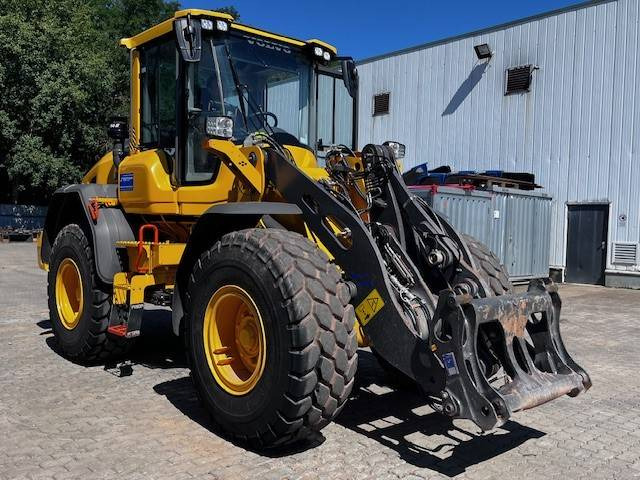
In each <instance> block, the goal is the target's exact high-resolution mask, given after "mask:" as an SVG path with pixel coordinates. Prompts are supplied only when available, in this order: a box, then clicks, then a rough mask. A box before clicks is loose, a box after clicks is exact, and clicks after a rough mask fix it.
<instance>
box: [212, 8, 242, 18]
mask: <svg viewBox="0 0 640 480" xmlns="http://www.w3.org/2000/svg"><path fill="white" fill-rule="evenodd" d="M214 10H215V11H216V12H223V13H228V14H229V15H231V16H232V17H233V19H234V20H235V21H236V22H237V21H239V20H240V12H238V9H237V8H236V7H234V6H233V5H229V6H226V7H217V8H214Z"/></svg>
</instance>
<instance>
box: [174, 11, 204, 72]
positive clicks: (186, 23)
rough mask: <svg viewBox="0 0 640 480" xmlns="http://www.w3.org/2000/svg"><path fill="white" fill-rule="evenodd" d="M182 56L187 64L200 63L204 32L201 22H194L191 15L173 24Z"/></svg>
mask: <svg viewBox="0 0 640 480" xmlns="http://www.w3.org/2000/svg"><path fill="white" fill-rule="evenodd" d="M173 30H174V31H175V33H176V40H177V41H178V48H179V50H180V55H181V56H182V59H183V60H184V61H185V62H191V63H194V62H199V61H200V54H201V53H202V30H201V25H200V20H192V19H191V15H187V17H185V18H178V19H176V20H175V21H174V22H173Z"/></svg>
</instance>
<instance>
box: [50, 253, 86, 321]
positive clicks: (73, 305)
mask: <svg viewBox="0 0 640 480" xmlns="http://www.w3.org/2000/svg"><path fill="white" fill-rule="evenodd" d="M55 295H56V305H57V307H58V317H59V318H60V322H61V323H62V325H63V326H64V328H66V329H67V330H73V329H74V328H75V327H76V326H77V325H78V322H79V321H80V317H81V316H82V310H83V292H82V277H81V276H80V269H79V268H78V265H77V264H76V262H74V261H73V260H72V259H71V258H65V259H64V260H63V261H62V262H61V263H60V266H59V267H58V272H57V273H56V288H55Z"/></svg>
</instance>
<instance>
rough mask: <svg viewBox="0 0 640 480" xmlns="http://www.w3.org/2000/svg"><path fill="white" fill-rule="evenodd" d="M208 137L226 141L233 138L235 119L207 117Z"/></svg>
mask: <svg viewBox="0 0 640 480" xmlns="http://www.w3.org/2000/svg"><path fill="white" fill-rule="evenodd" d="M207 135H209V136H210V137H215V138H221V139H225V140H227V139H229V138H231V137H233V119H231V118H230V117H207Z"/></svg>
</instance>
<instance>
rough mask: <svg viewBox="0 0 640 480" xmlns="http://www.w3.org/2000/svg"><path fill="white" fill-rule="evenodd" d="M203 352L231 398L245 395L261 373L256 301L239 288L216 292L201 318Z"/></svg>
mask: <svg viewBox="0 0 640 480" xmlns="http://www.w3.org/2000/svg"><path fill="white" fill-rule="evenodd" d="M203 337H204V338H203V339H204V351H205V355H206V357H207V363H208V364H209V369H210V370H211V373H212V374H213V376H214V378H215V380H216V382H217V383H218V385H220V387H222V388H223V389H224V390H225V391H226V392H228V393H230V394H231V395H245V394H247V393H249V392H250V391H251V390H253V388H254V387H255V386H256V384H257V383H258V381H259V380H260V378H261V377H262V373H263V372H264V366H265V358H266V348H265V347H266V339H265V334H264V325H263V323H262V317H261V316H260V312H258V307H256V304H255V302H254V301H253V299H252V298H251V297H250V296H249V294H248V293H247V292H246V291H244V290H243V289H242V288H240V287H237V286H235V285H226V286H224V287H221V288H219V289H218V290H216V291H215V293H214V294H213V296H212V297H211V300H209V304H208V305H207V309H206V311H205V317H204V327H203Z"/></svg>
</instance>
